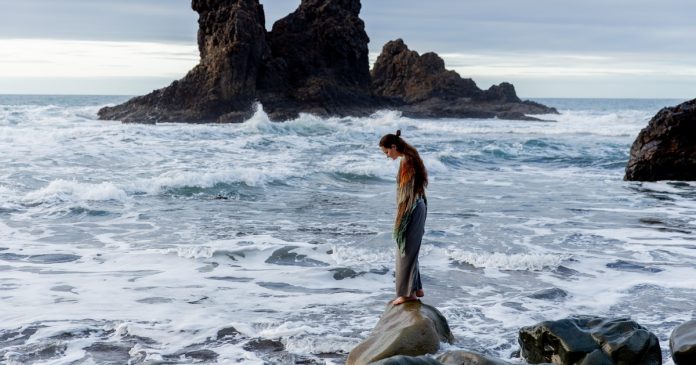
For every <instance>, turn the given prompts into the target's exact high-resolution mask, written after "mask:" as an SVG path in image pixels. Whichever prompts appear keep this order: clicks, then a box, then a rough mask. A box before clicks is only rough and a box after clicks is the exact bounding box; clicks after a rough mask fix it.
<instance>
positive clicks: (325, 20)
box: [99, 0, 556, 124]
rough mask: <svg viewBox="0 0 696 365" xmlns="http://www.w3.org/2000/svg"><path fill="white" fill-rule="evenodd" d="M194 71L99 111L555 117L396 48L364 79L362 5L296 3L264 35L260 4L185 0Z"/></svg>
mask: <svg viewBox="0 0 696 365" xmlns="http://www.w3.org/2000/svg"><path fill="white" fill-rule="evenodd" d="M191 6H192V8H193V10H195V11H196V12H198V14H199V17H198V26H199V29H198V49H199V53H200V62H199V64H198V65H197V66H195V67H194V68H193V69H192V70H191V71H189V73H188V74H187V75H186V76H185V77H184V78H183V79H181V80H178V81H174V82H173V83H172V84H171V85H169V86H167V87H165V88H162V89H159V90H155V91H153V92H151V93H150V94H147V95H144V96H138V97H135V98H133V99H130V100H128V101H127V102H125V103H123V104H120V105H116V106H113V107H105V108H102V109H101V110H100V111H99V118H100V119H109V120H121V121H123V122H124V123H152V124H154V123H159V122H183V123H211V122H213V123H215V122H217V123H231V122H243V121H244V120H247V119H248V118H249V117H251V115H252V114H253V112H254V107H253V105H254V104H255V103H256V102H260V103H261V104H262V105H263V108H264V110H265V112H266V113H267V114H268V116H269V118H270V119H271V120H274V121H283V120H288V119H293V118H296V117H298V116H299V114H300V113H311V114H315V115H319V116H322V117H328V116H341V117H345V116H366V115H369V114H371V113H373V112H375V111H377V110H379V109H396V110H400V111H402V112H403V113H404V114H405V115H406V116H411V117H423V118H425V117H427V118H442V117H453V118H467V117H474V118H506V119H531V120H534V118H532V117H529V116H527V114H546V113H556V111H555V109H553V108H547V107H545V106H543V105H541V104H538V103H534V102H530V101H521V100H520V99H519V98H518V97H517V95H516V93H515V88H514V87H513V86H512V85H511V84H509V83H502V84H500V85H494V86H492V87H491V88H490V89H488V90H481V89H479V88H478V87H477V86H476V84H475V83H474V82H473V81H472V80H471V79H463V78H461V77H460V76H459V75H458V74H457V73H456V72H454V71H449V70H446V69H445V63H444V61H443V60H442V58H440V57H439V56H438V55H437V54H435V53H426V54H424V55H422V56H420V55H418V53H416V52H415V51H411V50H409V49H408V47H406V45H405V44H404V42H403V41H401V40H397V41H392V42H389V43H387V44H386V45H385V46H384V50H383V52H382V55H380V56H379V59H378V61H377V63H376V64H375V67H374V69H373V70H372V73H370V66H369V61H368V53H369V51H368V47H367V45H368V42H369V41H370V39H369V38H368V36H367V33H366V32H365V24H364V23H363V21H362V19H360V9H361V4H360V0H302V2H301V3H300V5H299V7H298V8H297V9H296V10H295V11H294V12H293V13H291V14H289V15H288V16H286V17H285V18H282V19H280V20H278V21H277V22H276V23H275V24H274V25H273V28H272V30H271V31H270V32H267V31H266V27H265V17H264V10H263V6H262V5H261V4H260V3H259V1H258V0H217V1H214V0H193V1H192V4H191Z"/></svg>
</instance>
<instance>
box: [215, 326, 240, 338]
mask: <svg viewBox="0 0 696 365" xmlns="http://www.w3.org/2000/svg"><path fill="white" fill-rule="evenodd" d="M239 334H240V332H239V331H237V329H236V328H234V327H226V328H223V329H221V330H219V331H218V332H217V339H218V340H221V339H223V338H225V337H235V336H237V335H239Z"/></svg>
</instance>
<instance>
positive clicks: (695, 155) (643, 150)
mask: <svg viewBox="0 0 696 365" xmlns="http://www.w3.org/2000/svg"><path fill="white" fill-rule="evenodd" d="M624 179H625V180H632V181H657V180H696V99H693V100H690V101H687V102H684V103H682V104H679V105H677V106H675V107H670V108H663V109H662V110H660V111H659V112H658V113H657V114H656V115H655V116H654V117H653V118H652V119H651V120H650V122H649V123H648V126H647V127H645V128H643V130H641V131H640V133H639V134H638V137H636V140H635V141H634V142H633V145H632V146H631V157H630V158H629V160H628V164H627V165H626V175H625V176H624Z"/></svg>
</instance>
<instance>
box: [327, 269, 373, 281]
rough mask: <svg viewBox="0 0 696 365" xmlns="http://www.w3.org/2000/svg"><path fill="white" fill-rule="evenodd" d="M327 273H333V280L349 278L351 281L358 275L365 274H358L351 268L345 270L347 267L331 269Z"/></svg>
mask: <svg viewBox="0 0 696 365" xmlns="http://www.w3.org/2000/svg"><path fill="white" fill-rule="evenodd" d="M329 271H331V272H332V273H334V274H333V278H334V279H336V280H343V279H349V278H350V279H353V278H357V277H358V276H360V275H363V274H365V273H364V272H361V273H358V272H356V271H355V270H353V269H351V268H347V267H339V268H336V269H331V270H329Z"/></svg>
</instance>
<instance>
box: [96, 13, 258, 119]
mask: <svg viewBox="0 0 696 365" xmlns="http://www.w3.org/2000/svg"><path fill="white" fill-rule="evenodd" d="M191 7H192V8H193V10H195V11H197V12H198V14H199V17H198V26H199V28H198V50H199V52H200V56H201V60H200V63H199V64H198V65H197V66H196V67H194V68H193V69H192V70H191V71H189V73H188V74H187V75H186V76H185V77H184V78H183V79H181V80H179V81H174V82H173V83H172V84H171V85H170V86H168V87H165V88H163V89H159V90H155V91H153V92H152V93H150V94H148V95H145V96H139V97H136V98H133V99H131V100H129V101H127V102H126V103H124V104H121V105H117V106H115V107H106V108H103V109H101V110H100V111H99V118H100V119H118V120H121V121H123V122H126V123H129V122H138V123H156V122H189V123H202V122H238V121H243V120H245V119H246V118H248V117H249V116H250V115H251V114H252V113H253V111H252V104H253V102H254V100H255V98H256V80H257V78H258V71H259V65H260V64H261V60H262V59H263V58H264V57H267V56H268V54H269V48H268V45H267V43H266V28H265V19H264V12H263V7H262V6H261V5H260V4H259V2H258V0H227V1H213V0H193V1H192V3H191Z"/></svg>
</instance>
